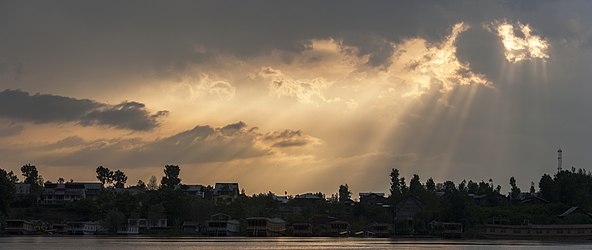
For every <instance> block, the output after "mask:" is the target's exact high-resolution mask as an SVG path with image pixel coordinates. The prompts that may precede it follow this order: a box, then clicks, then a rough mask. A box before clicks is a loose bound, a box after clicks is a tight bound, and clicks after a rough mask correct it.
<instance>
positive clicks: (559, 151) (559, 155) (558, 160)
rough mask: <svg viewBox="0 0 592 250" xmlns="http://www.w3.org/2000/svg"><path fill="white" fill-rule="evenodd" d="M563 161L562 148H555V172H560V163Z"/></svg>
mask: <svg viewBox="0 0 592 250" xmlns="http://www.w3.org/2000/svg"><path fill="white" fill-rule="evenodd" d="M562 163H563V150H561V149H559V150H557V172H561V164H562Z"/></svg>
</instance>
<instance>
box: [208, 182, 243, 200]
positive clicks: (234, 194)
mask: <svg viewBox="0 0 592 250" xmlns="http://www.w3.org/2000/svg"><path fill="white" fill-rule="evenodd" d="M238 195H239V190H238V183H216V186H215V187H214V204H216V205H219V204H230V203H232V202H234V200H236V198H238Z"/></svg>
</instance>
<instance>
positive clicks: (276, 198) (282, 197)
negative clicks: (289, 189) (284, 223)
mask: <svg viewBox="0 0 592 250" xmlns="http://www.w3.org/2000/svg"><path fill="white" fill-rule="evenodd" d="M271 198H272V199H273V200H274V201H277V202H279V203H281V204H287V203H288V201H290V199H289V198H288V196H287V195H274V196H272V197H271Z"/></svg>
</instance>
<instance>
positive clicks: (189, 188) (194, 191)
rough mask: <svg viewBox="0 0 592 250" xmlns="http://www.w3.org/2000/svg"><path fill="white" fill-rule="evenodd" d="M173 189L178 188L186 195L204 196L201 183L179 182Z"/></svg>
mask: <svg viewBox="0 0 592 250" xmlns="http://www.w3.org/2000/svg"><path fill="white" fill-rule="evenodd" d="M237 188H238V187H237ZM175 190H180V191H181V192H183V193H185V194H187V195H191V196H195V197H199V198H202V199H203V198H205V187H204V186H203V185H186V184H179V185H177V186H175Z"/></svg>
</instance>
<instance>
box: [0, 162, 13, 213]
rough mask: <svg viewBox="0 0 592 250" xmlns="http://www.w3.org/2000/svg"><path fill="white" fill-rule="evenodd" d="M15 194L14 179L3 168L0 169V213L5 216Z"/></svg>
mask: <svg viewBox="0 0 592 250" xmlns="http://www.w3.org/2000/svg"><path fill="white" fill-rule="evenodd" d="M14 196H15V189H14V181H13V180H12V179H11V177H10V176H9V173H7V172H6V171H5V170H4V169H0V215H4V216H7V215H8V210H9V209H10V203H11V202H12V201H13V199H14Z"/></svg>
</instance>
